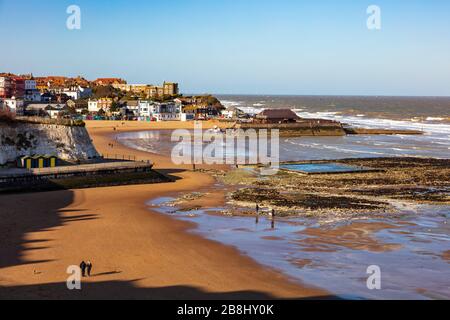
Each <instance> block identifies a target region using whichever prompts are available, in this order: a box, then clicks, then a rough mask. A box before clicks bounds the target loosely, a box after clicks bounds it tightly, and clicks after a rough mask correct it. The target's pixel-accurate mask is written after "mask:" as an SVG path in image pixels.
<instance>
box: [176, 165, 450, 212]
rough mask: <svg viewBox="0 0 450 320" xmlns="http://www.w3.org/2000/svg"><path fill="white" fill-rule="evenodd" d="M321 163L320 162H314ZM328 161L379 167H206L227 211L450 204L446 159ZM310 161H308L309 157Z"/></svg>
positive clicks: (187, 199)
mask: <svg viewBox="0 0 450 320" xmlns="http://www.w3.org/2000/svg"><path fill="white" fill-rule="evenodd" d="M314 162H320V161H312V163H314ZM329 162H336V163H343V164H349V165H355V166H365V167H371V168H378V169H380V170H379V171H375V172H359V173H345V174H323V175H302V174H297V173H292V172H286V171H280V172H279V173H278V174H276V175H274V176H268V177H267V176H259V175H258V173H257V172H258V171H257V170H254V169H255V168H254V167H247V168H241V169H237V170H232V171H227V172H225V171H210V173H211V174H213V175H214V176H215V177H216V178H217V180H218V181H219V182H220V183H221V184H222V185H224V186H225V187H226V189H227V190H228V192H227V195H226V203H227V210H225V211H224V212H222V213H223V214H225V215H255V214H256V212H255V207H256V204H258V205H259V206H260V208H261V211H260V214H262V215H264V214H271V210H272V209H274V210H275V212H276V214H277V216H306V217H307V216H311V217H346V218H351V217H362V216H370V217H375V216H386V215H389V214H397V213H398V212H399V211H401V210H402V209H404V208H406V207H408V206H410V205H420V204H428V205H450V160H446V159H444V160H439V159H431V158H430V159H422V158H373V159H347V160H335V161H329ZM308 163H311V162H308ZM205 196H207V193H194V194H192V195H184V196H183V197H181V198H178V199H177V200H175V201H174V203H173V205H174V206H175V205H176V206H180V205H181V206H182V207H183V208H184V209H183V210H185V211H189V210H198V209H201V208H199V207H198V206H195V207H192V206H191V205H189V203H191V204H192V200H193V199H198V198H202V197H205Z"/></svg>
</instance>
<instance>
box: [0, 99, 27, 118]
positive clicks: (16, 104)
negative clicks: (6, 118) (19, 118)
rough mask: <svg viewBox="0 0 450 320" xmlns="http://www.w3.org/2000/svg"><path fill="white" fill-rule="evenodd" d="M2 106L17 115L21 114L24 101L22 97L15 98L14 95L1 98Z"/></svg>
mask: <svg viewBox="0 0 450 320" xmlns="http://www.w3.org/2000/svg"><path fill="white" fill-rule="evenodd" d="M3 108H4V109H7V110H8V111H10V112H12V113H15V114H17V115H23V113H24V101H23V99H16V97H12V98H7V99H3Z"/></svg>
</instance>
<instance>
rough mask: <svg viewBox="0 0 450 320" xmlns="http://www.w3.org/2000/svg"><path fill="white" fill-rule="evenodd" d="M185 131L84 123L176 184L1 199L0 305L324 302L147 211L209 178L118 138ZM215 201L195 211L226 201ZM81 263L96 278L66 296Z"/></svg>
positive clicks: (103, 144) (102, 148) (319, 293)
mask: <svg viewBox="0 0 450 320" xmlns="http://www.w3.org/2000/svg"><path fill="white" fill-rule="evenodd" d="M214 125H216V124H213V123H209V124H208V126H211V127H213V126H214ZM182 126H186V124H183V123H179V122H176V123H158V124H156V123H138V122H131V123H124V124H122V122H115V123H111V122H101V121H100V122H91V123H89V122H88V123H87V127H88V130H89V132H90V134H91V137H92V139H93V141H94V143H95V146H96V147H97V149H98V151H99V152H100V153H115V154H122V155H134V156H136V157H137V158H138V159H139V160H144V159H145V160H146V159H149V160H152V161H154V162H155V167H156V168H157V169H159V170H161V171H163V172H165V173H166V174H170V175H173V176H175V177H176V178H177V181H176V182H174V183H168V184H156V185H139V186H122V187H113V188H97V189H81V190H67V191H56V192H46V193H34V194H33V193H32V194H20V195H2V196H0V207H1V208H2V209H1V211H0V221H1V224H0V243H1V244H2V245H1V247H0V299H23V298H25V299H130V298H131V299H218V298H225V299H231V298H233V299H259V298H261V299H266V298H284V297H287V298H314V297H315V298H317V297H320V298H323V297H327V296H328V293H327V292H325V291H323V290H319V289H314V288H310V287H307V286H303V285H299V284H297V283H294V282H291V281H290V280H289V279H287V278H286V276H284V275H282V274H280V273H278V272H276V271H273V270H270V269H267V268H264V267H262V266H260V265H258V264H257V263H256V262H254V261H253V260H251V259H250V258H247V257H244V256H242V255H241V254H240V253H239V252H238V251H237V250H236V249H234V248H231V247H227V246H224V245H221V244H219V243H217V242H213V241H210V240H206V239H203V238H202V237H200V236H197V235H193V234H190V233H188V232H187V230H188V229H189V228H192V227H193V225H192V224H191V223H188V222H184V221H179V220H175V219H172V218H171V217H167V216H165V215H162V214H159V213H156V212H154V211H150V210H149V208H148V206H147V205H146V202H147V201H148V200H149V199H151V198H157V197H163V196H166V195H168V194H173V193H178V192H194V191H197V190H199V189H202V188H205V187H208V186H209V185H212V184H213V183H214V179H213V178H212V177H211V176H209V175H207V174H204V173H198V172H192V171H187V170H186V169H190V168H186V167H184V168H183V167H174V166H173V165H172V164H171V161H170V159H168V158H167V157H165V156H163V155H153V154H149V153H146V152H141V151H136V150H133V149H129V148H126V147H124V146H122V145H120V144H118V143H117V142H116V141H115V140H114V135H115V134H116V133H119V132H127V131H142V130H147V129H175V128H181V127H182ZM204 127H205V128H206V126H204ZM113 128H116V129H115V130H114V129H113ZM111 143H112V144H114V146H113V147H111V146H110V144H111ZM214 199H215V198H211V197H210V198H207V199H206V200H203V201H206V202H207V203H199V205H206V204H207V205H208V206H214V205H216V206H217V205H218V204H220V202H221V201H223V198H220V197H218V198H217V200H214ZM216 201H217V203H216ZM83 259H85V260H91V261H92V262H93V264H94V269H93V275H94V276H93V277H92V278H89V279H85V280H84V281H83V289H82V290H81V291H69V290H67V288H66V283H65V282H66V279H67V277H68V275H67V274H66V269H67V267H68V266H70V265H78V264H79V263H80V261H81V260H83ZM328 297H329V296H328Z"/></svg>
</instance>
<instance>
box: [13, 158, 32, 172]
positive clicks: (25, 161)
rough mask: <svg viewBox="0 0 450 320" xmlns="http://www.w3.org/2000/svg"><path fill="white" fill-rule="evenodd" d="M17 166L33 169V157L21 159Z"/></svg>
mask: <svg viewBox="0 0 450 320" xmlns="http://www.w3.org/2000/svg"><path fill="white" fill-rule="evenodd" d="M17 166H18V167H19V168H25V169H31V168H32V167H33V160H32V157H30V156H23V157H20V158H19V161H18V165H17Z"/></svg>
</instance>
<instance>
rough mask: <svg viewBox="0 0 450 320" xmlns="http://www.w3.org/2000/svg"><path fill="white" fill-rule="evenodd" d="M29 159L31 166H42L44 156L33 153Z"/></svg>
mask: <svg viewBox="0 0 450 320" xmlns="http://www.w3.org/2000/svg"><path fill="white" fill-rule="evenodd" d="M31 159H32V167H33V168H44V162H45V156H43V155H35V156H33V157H32V158H31Z"/></svg>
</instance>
